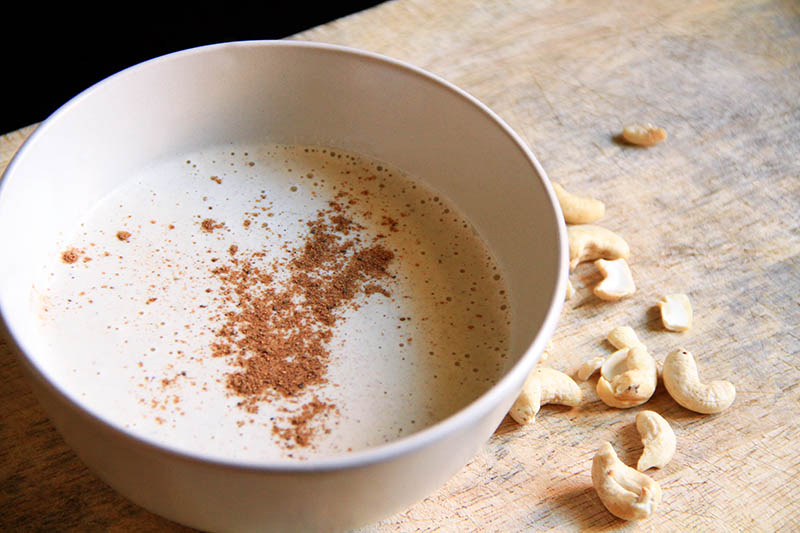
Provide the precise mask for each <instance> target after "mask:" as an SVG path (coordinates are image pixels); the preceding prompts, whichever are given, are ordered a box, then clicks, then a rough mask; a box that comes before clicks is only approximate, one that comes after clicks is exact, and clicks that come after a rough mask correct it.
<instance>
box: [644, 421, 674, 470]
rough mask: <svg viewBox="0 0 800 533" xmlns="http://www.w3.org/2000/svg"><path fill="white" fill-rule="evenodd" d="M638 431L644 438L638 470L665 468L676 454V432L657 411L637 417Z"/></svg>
mask: <svg viewBox="0 0 800 533" xmlns="http://www.w3.org/2000/svg"><path fill="white" fill-rule="evenodd" d="M636 429H637V430H638V431H639V435H641V437H642V444H644V450H642V456H641V457H639V462H638V463H637V464H636V469H637V470H639V471H640V472H644V471H645V470H647V469H648V468H664V465H666V464H667V463H668V462H669V461H670V459H672V456H673V455H674V454H675V432H674V431H672V427H670V425H669V423H668V422H667V421H666V420H664V417H662V416H661V415H660V414H658V413H656V412H655V411H641V412H639V414H638V415H636Z"/></svg>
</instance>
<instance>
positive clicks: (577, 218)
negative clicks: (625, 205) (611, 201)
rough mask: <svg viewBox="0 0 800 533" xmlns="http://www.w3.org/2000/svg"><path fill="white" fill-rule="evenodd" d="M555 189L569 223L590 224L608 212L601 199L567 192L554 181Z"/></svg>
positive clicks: (566, 220)
mask: <svg viewBox="0 0 800 533" xmlns="http://www.w3.org/2000/svg"><path fill="white" fill-rule="evenodd" d="M553 190H554V191H555V192H556V196H557V197H558V203H559V204H560V205H561V212H562V213H564V221H565V222H566V223H567V224H589V223H591V222H594V221H596V220H599V219H601V218H603V215H605V213H606V206H605V204H604V203H603V202H601V201H600V200H595V199H594V198H589V197H588V196H578V195H575V194H572V193H570V192H567V190H566V189H564V187H562V186H561V185H559V184H558V183H553Z"/></svg>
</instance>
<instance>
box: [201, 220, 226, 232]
mask: <svg viewBox="0 0 800 533" xmlns="http://www.w3.org/2000/svg"><path fill="white" fill-rule="evenodd" d="M224 226H225V224H224V223H222V222H217V221H216V220H214V219H213V218H207V219H205V220H203V221H202V222H201V223H200V227H201V228H203V231H205V232H206V233H211V232H212V231H214V230H215V229H219V228H222V227H224Z"/></svg>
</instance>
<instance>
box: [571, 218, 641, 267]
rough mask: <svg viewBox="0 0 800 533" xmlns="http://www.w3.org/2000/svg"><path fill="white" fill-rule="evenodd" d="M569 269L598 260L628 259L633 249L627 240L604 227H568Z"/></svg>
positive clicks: (585, 225) (581, 225) (590, 225)
mask: <svg viewBox="0 0 800 533" xmlns="http://www.w3.org/2000/svg"><path fill="white" fill-rule="evenodd" d="M567 238H568V239H569V269H570V270H573V269H574V268H575V267H576V266H578V264H580V263H583V262H585V261H595V260H597V259H627V258H628V257H629V256H630V254H631V249H630V247H629V246H628V243H627V242H625V240H624V239H623V238H622V237H620V236H619V235H617V234H616V233H614V232H613V231H611V230H609V229H606V228H604V227H602V226H596V225H594V224H578V225H575V226H567Z"/></svg>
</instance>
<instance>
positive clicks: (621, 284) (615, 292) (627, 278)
mask: <svg viewBox="0 0 800 533" xmlns="http://www.w3.org/2000/svg"><path fill="white" fill-rule="evenodd" d="M594 264H595V266H597V269H598V270H599V271H600V273H601V274H602V275H603V281H601V282H600V283H598V284H597V285H596V286H595V288H594V289H592V291H593V292H594V294H595V296H597V297H598V298H600V299H601V300H606V301H616V300H619V299H621V298H624V297H625V296H630V295H631V294H633V293H634V292H636V284H635V283H634V282H633V274H631V269H630V267H629V266H628V262H627V261H625V260H624V259H614V260H613V261H608V260H606V259H598V260H597V261H595V262H594Z"/></svg>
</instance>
